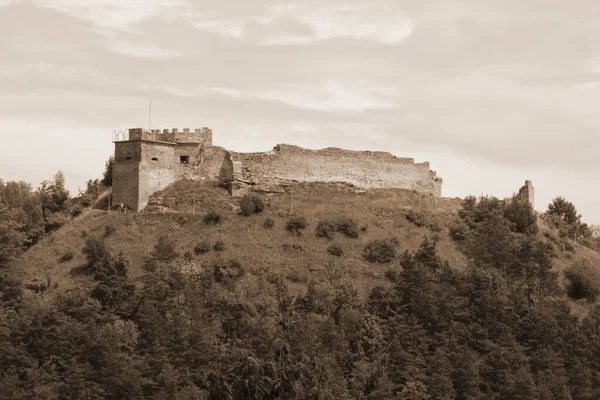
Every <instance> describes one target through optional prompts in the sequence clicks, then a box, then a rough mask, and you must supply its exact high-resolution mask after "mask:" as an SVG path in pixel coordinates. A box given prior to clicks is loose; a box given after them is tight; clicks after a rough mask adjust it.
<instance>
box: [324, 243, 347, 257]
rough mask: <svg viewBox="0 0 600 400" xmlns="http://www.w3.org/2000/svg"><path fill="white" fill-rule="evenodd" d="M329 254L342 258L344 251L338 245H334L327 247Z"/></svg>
mask: <svg viewBox="0 0 600 400" xmlns="http://www.w3.org/2000/svg"><path fill="white" fill-rule="evenodd" d="M327 252H328V253H329V254H331V255H332V256H336V257H341V256H342V255H343V254H344V249H343V248H342V246H340V245H339V244H337V243H332V244H330V245H329V246H327Z"/></svg>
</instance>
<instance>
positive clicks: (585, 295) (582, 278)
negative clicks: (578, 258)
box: [565, 263, 600, 303]
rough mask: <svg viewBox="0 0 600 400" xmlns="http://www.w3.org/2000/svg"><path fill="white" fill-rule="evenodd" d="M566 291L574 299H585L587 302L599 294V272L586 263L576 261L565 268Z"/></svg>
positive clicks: (594, 299) (592, 300)
mask: <svg viewBox="0 0 600 400" xmlns="http://www.w3.org/2000/svg"><path fill="white" fill-rule="evenodd" d="M565 278H567V281H568V282H567V293H568V294H569V296H570V297H571V298H573V299H576V300H581V299H585V300H587V301H588V302H589V303H593V302H595V301H596V299H597V298H598V296H599V295H600V272H599V271H598V269H597V268H595V267H594V266H592V265H590V264H588V263H578V264H575V265H572V266H571V267H569V268H568V269H566V270H565Z"/></svg>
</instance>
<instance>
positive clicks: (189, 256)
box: [183, 251, 194, 261]
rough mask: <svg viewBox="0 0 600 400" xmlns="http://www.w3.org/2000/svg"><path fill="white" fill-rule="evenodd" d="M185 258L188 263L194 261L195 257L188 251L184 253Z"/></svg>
mask: <svg viewBox="0 0 600 400" xmlns="http://www.w3.org/2000/svg"><path fill="white" fill-rule="evenodd" d="M183 258H184V259H185V260H186V261H192V260H193V259H194V256H193V255H192V252H191V251H186V252H185V253H183Z"/></svg>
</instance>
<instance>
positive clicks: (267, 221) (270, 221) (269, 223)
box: [263, 218, 275, 229]
mask: <svg viewBox="0 0 600 400" xmlns="http://www.w3.org/2000/svg"><path fill="white" fill-rule="evenodd" d="M274 226H275V221H274V220H273V219H272V218H267V219H265V222H264V223H263V227H264V228H265V229H271V228H273V227H274Z"/></svg>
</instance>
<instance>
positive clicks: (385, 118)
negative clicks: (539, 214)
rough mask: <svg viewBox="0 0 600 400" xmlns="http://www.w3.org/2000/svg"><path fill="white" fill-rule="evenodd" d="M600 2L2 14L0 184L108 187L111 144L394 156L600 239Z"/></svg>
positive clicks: (157, 2) (50, 9) (7, 1)
mask: <svg viewBox="0 0 600 400" xmlns="http://www.w3.org/2000/svg"><path fill="white" fill-rule="evenodd" d="M599 12H600V7H598V4H597V0H571V1H566V0H457V1H454V0H410V1H408V0H369V1H364V0H343V1H337V0H319V1H308V0H306V1H303V0H298V1H276V0H252V1H249V0H218V1H217V0H39V1H34V2H24V1H14V0H0V31H1V33H2V34H0V126H1V127H2V136H3V140H2V144H0V178H3V179H5V180H27V181H30V182H32V183H33V184H34V185H35V186H37V185H38V184H39V182H41V181H42V180H44V179H49V178H51V177H52V175H53V174H54V173H55V172H56V171H57V170H58V169H59V168H60V169H62V170H63V171H64V172H65V175H66V179H67V184H68V186H69V188H70V189H71V191H72V192H73V194H76V193H77V188H78V187H81V188H83V187H84V186H85V181H87V179H89V178H96V177H100V175H101V173H102V170H103V168H104V162H105V161H106V159H107V158H108V156H109V155H110V154H111V153H112V151H113V145H112V143H111V139H112V131H113V130H115V129H126V128H128V127H138V126H140V127H148V99H150V98H152V128H174V127H178V128H186V127H189V128H195V127H202V126H209V127H211V128H213V130H214V142H215V144H216V145H220V146H224V147H227V148H231V149H233V150H237V151H263V150H269V149H271V148H272V147H273V146H274V145H275V144H277V143H291V144H297V145H300V146H304V147H308V148H322V147H328V146H335V147H343V148H348V149H355V150H359V149H365V150H385V151H390V152H392V153H394V154H395V155H398V156H403V157H413V158H415V160H416V161H418V162H420V161H430V162H431V165H432V168H433V169H435V170H437V172H438V175H439V176H441V177H442V178H443V179H444V187H443V195H444V196H448V197H455V196H460V197H463V196H466V195H468V194H476V195H480V194H482V193H483V194H492V195H495V196H499V197H506V196H510V195H511V194H512V193H513V192H515V191H517V190H518V188H519V187H520V186H521V185H522V184H523V183H524V181H525V180H526V179H531V180H532V181H533V184H534V186H535V189H536V208H537V209H538V210H544V209H545V208H546V207H547V204H548V203H549V202H550V201H551V199H552V198H553V197H556V196H560V195H562V196H564V197H566V198H567V199H569V200H571V201H572V202H573V203H575V205H576V207H577V208H578V210H579V211H580V212H581V213H582V214H583V216H584V220H586V221H587V222H589V223H596V224H598V223H600V201H599V200H598V199H599V198H600V187H599V185H598V182H599V179H598V174H599V172H600V167H599V158H598V150H599V149H600V134H599V132H600V131H599V128H600V115H599V112H598V109H599V105H600V40H598V38H600V15H599Z"/></svg>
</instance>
